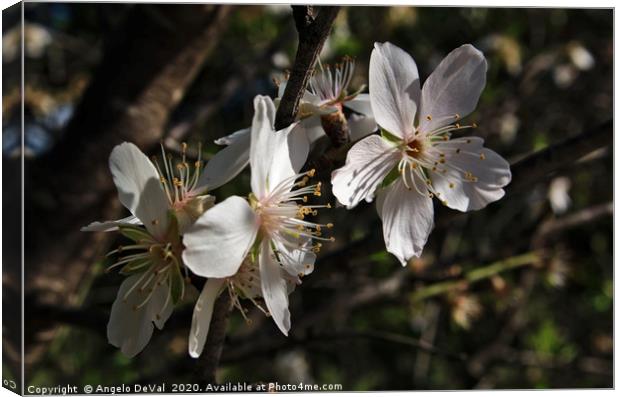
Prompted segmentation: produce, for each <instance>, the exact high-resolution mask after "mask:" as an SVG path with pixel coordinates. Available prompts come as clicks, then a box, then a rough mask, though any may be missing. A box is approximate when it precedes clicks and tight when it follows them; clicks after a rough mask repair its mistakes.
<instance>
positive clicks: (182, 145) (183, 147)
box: [181, 142, 187, 152]
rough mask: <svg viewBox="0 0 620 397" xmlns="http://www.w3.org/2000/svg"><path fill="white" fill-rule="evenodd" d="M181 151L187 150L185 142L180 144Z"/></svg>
mask: <svg viewBox="0 0 620 397" xmlns="http://www.w3.org/2000/svg"><path fill="white" fill-rule="evenodd" d="M181 150H182V151H184V152H185V151H186V150H187V143H185V142H183V143H181Z"/></svg>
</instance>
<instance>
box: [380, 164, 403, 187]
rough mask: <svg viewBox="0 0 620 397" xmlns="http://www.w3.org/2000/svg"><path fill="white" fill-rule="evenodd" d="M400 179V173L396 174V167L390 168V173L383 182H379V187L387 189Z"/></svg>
mask: <svg viewBox="0 0 620 397" xmlns="http://www.w3.org/2000/svg"><path fill="white" fill-rule="evenodd" d="M399 177H400V172H398V167H394V168H392V170H391V171H390V172H388V174H387V175H386V176H385V178H384V179H383V182H381V185H380V187H387V186H389V185H391V184H392V182H394V181H395V180H397V179H398V178H399Z"/></svg>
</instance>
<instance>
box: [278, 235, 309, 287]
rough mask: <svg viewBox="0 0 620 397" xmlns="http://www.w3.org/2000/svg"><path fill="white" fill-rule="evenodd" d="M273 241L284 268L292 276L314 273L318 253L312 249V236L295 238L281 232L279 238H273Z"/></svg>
mask: <svg viewBox="0 0 620 397" xmlns="http://www.w3.org/2000/svg"><path fill="white" fill-rule="evenodd" d="M272 242H273V244H274V246H275V249H276V251H277V252H278V257H279V259H280V263H281V264H282V268H283V269H284V270H286V271H287V272H288V273H289V274H290V275H291V276H292V277H299V275H300V274H303V275H308V274H310V273H312V271H313V270H314V262H315V261H316V254H314V253H313V252H312V250H311V248H312V240H311V239H310V238H307V237H301V238H294V237H292V236H290V235H287V234H281V235H278V238H273V239H272Z"/></svg>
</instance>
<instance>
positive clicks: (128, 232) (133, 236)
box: [118, 225, 153, 242]
mask: <svg viewBox="0 0 620 397" xmlns="http://www.w3.org/2000/svg"><path fill="white" fill-rule="evenodd" d="M118 230H119V231H120V232H121V234H122V235H123V236H125V237H127V238H128V239H130V240H133V241H135V242H139V241H144V240H147V241H153V236H151V235H150V234H149V232H148V231H147V230H146V229H145V228H144V227H142V226H134V225H120V226H119V227H118Z"/></svg>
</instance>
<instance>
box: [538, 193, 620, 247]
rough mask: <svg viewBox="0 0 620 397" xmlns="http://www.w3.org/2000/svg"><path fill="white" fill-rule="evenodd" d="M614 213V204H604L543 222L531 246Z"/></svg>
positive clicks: (541, 243)
mask: <svg viewBox="0 0 620 397" xmlns="http://www.w3.org/2000/svg"><path fill="white" fill-rule="evenodd" d="M613 213H614V203H613V202H609V203H604V204H599V205H595V206H592V207H588V208H584V209H582V210H580V211H577V212H575V213H572V214H568V215H565V216H564V217H562V218H558V219H550V220H548V221H546V222H544V223H543V224H542V225H541V226H540V227H539V228H538V230H537V231H536V233H535V235H534V237H533V239H532V241H533V242H532V245H533V246H535V247H538V246H542V245H544V244H545V243H546V242H547V241H548V240H549V239H550V238H551V237H553V236H555V235H556V234H558V233H560V232H563V231H565V230H568V229H573V228H575V227H578V226H583V225H585V224H588V223H591V222H594V221H597V220H598V219H600V218H604V217H606V216H611V215H613Z"/></svg>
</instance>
